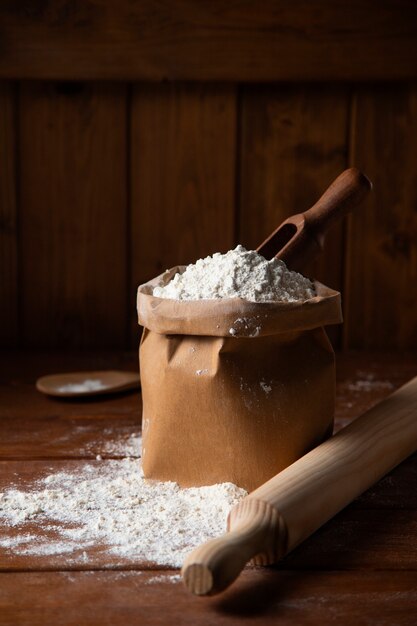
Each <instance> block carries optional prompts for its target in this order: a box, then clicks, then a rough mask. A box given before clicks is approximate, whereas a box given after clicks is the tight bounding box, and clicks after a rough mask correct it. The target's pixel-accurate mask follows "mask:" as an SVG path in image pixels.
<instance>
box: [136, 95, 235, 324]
mask: <svg viewBox="0 0 417 626" xmlns="http://www.w3.org/2000/svg"><path fill="white" fill-rule="evenodd" d="M131 137H132V149H131V150H132V151H131V185H132V187H131V204H132V208H131V213H132V228H131V246H132V272H131V274H132V287H131V291H132V295H133V296H134V299H133V300H132V307H131V308H132V315H135V313H134V306H135V304H134V303H135V301H136V300H135V298H136V289H137V287H138V285H139V284H140V283H142V282H145V281H147V280H149V279H150V278H152V277H154V276H156V275H158V274H160V273H161V272H163V271H164V270H165V269H167V268H169V267H172V266H173V265H179V264H187V263H191V262H194V261H195V260H196V259H198V258H200V257H201V256H206V255H208V254H212V253H213V252H216V251H218V250H220V251H223V252H226V251H227V250H228V249H229V248H230V247H231V246H232V244H233V237H234V191H235V138H236V107H235V89H234V88H233V87H231V86H217V85H202V84H194V85H185V84H179V85H168V84H163V85H155V86H151V85H146V86H138V87H136V88H135V90H134V93H133V100H132V132H131ZM133 326H134V330H135V333H134V335H137V330H136V328H137V319H136V316H135V319H134V320H133Z"/></svg>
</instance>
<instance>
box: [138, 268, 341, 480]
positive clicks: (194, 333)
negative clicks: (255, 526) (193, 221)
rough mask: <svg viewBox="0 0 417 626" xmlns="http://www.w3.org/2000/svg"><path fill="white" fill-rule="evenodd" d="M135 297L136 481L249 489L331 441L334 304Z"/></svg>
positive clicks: (143, 292)
mask: <svg viewBox="0 0 417 626" xmlns="http://www.w3.org/2000/svg"><path fill="white" fill-rule="evenodd" d="M182 270H183V268H182V267H175V268H173V269H172V270H170V271H169V272H167V273H165V274H163V275H161V276H158V277H157V278H155V279H154V280H152V281H150V282H148V283H146V284H144V285H141V286H140V287H139V290H138V314H139V322H140V323H141V324H142V325H143V326H144V327H145V328H144V332H143V335H142V340H141V345H140V351H139V355H140V372H141V384H142V396H143V422H142V425H143V459H142V461H143V471H144V474H145V476H146V477H148V478H157V479H160V480H173V481H176V482H178V483H179V484H180V485H181V486H184V487H189V486H200V485H210V484H214V483H219V482H227V481H230V482H233V483H235V484H237V485H239V486H240V487H244V488H245V489H247V490H248V491H252V490H253V489H255V488H256V487H258V486H259V485H260V484H262V483H263V482H265V481H266V480H268V479H269V478H271V477H272V476H274V475H275V474H276V473H277V472H279V471H281V470H282V469H284V468H285V467H287V466H288V465H290V464H291V463H293V462H294V461H295V460H296V459H298V458H299V457H301V456H302V455H303V454H305V453H306V452H307V451H308V450H310V449H311V448H312V447H314V446H316V445H317V444H319V443H320V442H322V441H323V440H324V439H325V438H326V437H328V436H329V435H330V434H331V433H332V429H333V413H334V397H335V368H334V353H333V349H332V347H331V345H330V342H329V340H328V338H327V335H326V333H325V331H324V329H323V326H324V325H327V324H336V323H339V322H341V319H342V318H341V307H340V294H339V293H338V292H336V291H333V290H331V289H329V288H327V287H325V286H324V285H321V284H320V283H317V282H316V283H315V287H316V292H317V296H316V297H314V298H312V299H310V300H307V301H306V302H303V303H275V302H273V303H269V302H268V303H254V302H247V301H246V300H241V299H239V298H236V299H219V300H195V301H177V300H168V299H163V298H156V297H154V296H153V295H152V290H153V287H155V286H156V285H157V284H160V281H161V280H163V281H164V282H168V281H169V280H170V279H171V278H172V276H173V275H174V274H175V273H176V272H178V271H182Z"/></svg>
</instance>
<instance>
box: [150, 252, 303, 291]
mask: <svg viewBox="0 0 417 626" xmlns="http://www.w3.org/2000/svg"><path fill="white" fill-rule="evenodd" d="M153 295H154V296H157V297H159V298H172V299H174V300H210V299H217V298H242V299H244V300H249V301H250V302H271V301H279V302H297V301H300V300H308V299H309V298H313V297H314V296H315V291H314V285H313V283H312V282H311V281H310V280H309V279H308V278H305V277H304V276H302V275H301V274H298V273H297V272H291V271H290V270H289V269H288V268H287V266H286V265H285V263H283V261H280V260H278V259H272V260H271V261H267V260H266V259H265V258H264V257H263V256H261V255H259V254H258V253H257V252H255V251H254V250H246V249H245V248H244V247H243V246H237V247H236V248H235V249H234V250H229V252H227V253H226V254H220V253H219V252H217V253H216V254H213V256H208V257H207V258H205V259H199V260H198V261H197V262H196V263H195V264H193V265H187V267H186V269H185V270H184V272H183V273H182V274H176V275H175V276H174V278H173V279H172V280H171V281H170V282H169V283H168V284H167V285H165V286H158V287H155V288H154V290H153Z"/></svg>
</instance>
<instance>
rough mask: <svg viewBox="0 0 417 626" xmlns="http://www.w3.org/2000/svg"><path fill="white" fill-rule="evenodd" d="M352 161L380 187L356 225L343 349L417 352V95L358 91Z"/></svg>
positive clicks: (387, 89)
mask: <svg viewBox="0 0 417 626" xmlns="http://www.w3.org/2000/svg"><path fill="white" fill-rule="evenodd" d="M351 134H352V147H351V161H352V164H356V165H358V166H360V167H362V168H363V169H364V170H365V171H366V172H367V173H368V174H369V176H370V178H371V179H373V181H374V188H375V191H374V194H373V195H372V196H371V197H370V198H369V199H368V201H367V202H366V208H365V210H363V211H361V212H359V213H357V214H356V215H353V216H352V217H351V220H350V227H349V237H348V244H347V264H346V270H347V273H346V313H347V314H346V323H345V336H344V344H345V346H347V347H350V348H355V347H358V346H361V348H363V347H374V348H382V347H384V348H390V347H396V348H400V349H401V348H402V349H407V348H413V347H414V348H415V347H417V316H416V310H417V290H416V288H415V285H416V283H417V211H416V207H417V179H416V175H415V172H416V167H417V158H416V151H415V137H416V136H417V87H416V86H415V85H407V86H402V87H401V88H398V87H397V88H395V89H393V88H392V86H389V85H387V86H384V87H373V88H365V87H363V88H359V89H358V90H357V92H356V94H355V98H354V107H353V115H352V120H351Z"/></svg>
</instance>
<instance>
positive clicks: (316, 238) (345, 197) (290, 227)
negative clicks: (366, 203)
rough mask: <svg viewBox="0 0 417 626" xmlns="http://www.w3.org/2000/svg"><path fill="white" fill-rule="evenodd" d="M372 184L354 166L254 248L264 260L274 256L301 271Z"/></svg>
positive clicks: (364, 195)
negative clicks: (335, 224) (329, 233)
mask: <svg viewBox="0 0 417 626" xmlns="http://www.w3.org/2000/svg"><path fill="white" fill-rule="evenodd" d="M371 189H372V183H371V181H370V180H369V179H368V178H367V177H366V176H365V175H364V174H362V173H361V172H360V171H359V170H358V169H356V168H355V167H351V168H349V169H347V170H345V171H344V172H342V173H341V174H340V176H338V177H337V178H336V180H335V181H334V182H333V183H332V184H331V185H330V187H329V188H328V189H327V191H325V192H324V194H323V195H322V196H321V198H320V199H319V200H318V201H317V202H316V204H315V205H314V206H312V207H311V209H309V210H308V211H305V212H304V213H298V214H296V215H292V216H291V217H289V218H288V219H287V220H285V222H283V223H282V224H281V226H279V227H278V228H277V229H276V230H275V231H274V232H273V233H272V235H270V236H269V237H268V238H267V239H266V240H265V241H264V242H263V243H262V244H261V245H260V246H259V248H258V249H257V252H259V254H262V256H264V257H265V258H266V259H272V258H273V257H274V256H275V257H276V258H278V259H281V260H282V261H284V262H285V263H286V265H287V266H288V267H289V268H290V269H291V270H295V271H301V270H302V269H303V267H305V265H306V264H307V263H308V262H309V261H311V260H312V259H313V258H314V257H315V256H316V255H317V254H318V253H319V252H321V250H322V248H323V243H324V238H325V235H326V232H327V230H328V228H329V227H330V226H331V224H332V223H333V222H335V221H336V220H338V219H340V218H342V217H344V216H345V215H347V213H349V212H350V211H351V210H352V209H353V208H355V207H356V206H357V205H358V204H360V203H361V202H362V200H363V199H364V198H365V197H366V195H367V194H368V193H369V192H370V191H371Z"/></svg>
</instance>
